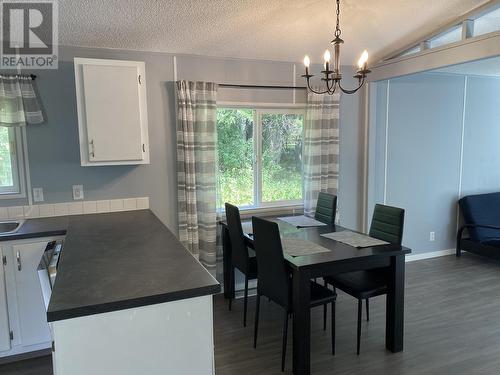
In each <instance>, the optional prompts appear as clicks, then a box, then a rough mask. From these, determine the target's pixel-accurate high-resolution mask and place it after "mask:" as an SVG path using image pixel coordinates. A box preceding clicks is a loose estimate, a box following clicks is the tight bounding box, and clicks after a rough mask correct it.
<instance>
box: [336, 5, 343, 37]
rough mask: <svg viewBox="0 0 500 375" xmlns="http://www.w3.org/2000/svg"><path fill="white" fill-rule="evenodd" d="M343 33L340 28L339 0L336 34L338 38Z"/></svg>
mask: <svg viewBox="0 0 500 375" xmlns="http://www.w3.org/2000/svg"><path fill="white" fill-rule="evenodd" d="M340 34H342V30H340V0H337V26H336V27H335V36H336V37H337V38H339V37H340Z"/></svg>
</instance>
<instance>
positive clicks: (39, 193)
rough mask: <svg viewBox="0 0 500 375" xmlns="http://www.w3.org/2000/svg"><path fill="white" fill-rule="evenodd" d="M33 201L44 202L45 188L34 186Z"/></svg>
mask: <svg viewBox="0 0 500 375" xmlns="http://www.w3.org/2000/svg"><path fill="white" fill-rule="evenodd" d="M33 201H34V202H43V188H41V187H37V188H33Z"/></svg>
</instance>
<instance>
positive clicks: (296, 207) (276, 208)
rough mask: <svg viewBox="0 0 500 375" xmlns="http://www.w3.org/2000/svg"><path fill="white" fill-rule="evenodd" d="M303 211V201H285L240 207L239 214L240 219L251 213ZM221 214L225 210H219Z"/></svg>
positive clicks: (280, 213)
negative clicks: (283, 202)
mask: <svg viewBox="0 0 500 375" xmlns="http://www.w3.org/2000/svg"><path fill="white" fill-rule="evenodd" d="M303 211H304V204H303V203H287V204H274V205H269V206H259V207H241V208H240V215H241V218H242V219H248V218H250V217H252V216H253V215H264V216H265V215H268V216H272V215H290V214H292V215H295V214H302V213H303ZM221 215H222V216H224V217H225V216H226V211H225V210H224V209H223V210H221Z"/></svg>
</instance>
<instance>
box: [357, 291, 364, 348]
mask: <svg viewBox="0 0 500 375" xmlns="http://www.w3.org/2000/svg"><path fill="white" fill-rule="evenodd" d="M362 310H363V300H361V299H358V341H357V351H356V352H357V354H358V355H359V346H360V341H361V311H362Z"/></svg>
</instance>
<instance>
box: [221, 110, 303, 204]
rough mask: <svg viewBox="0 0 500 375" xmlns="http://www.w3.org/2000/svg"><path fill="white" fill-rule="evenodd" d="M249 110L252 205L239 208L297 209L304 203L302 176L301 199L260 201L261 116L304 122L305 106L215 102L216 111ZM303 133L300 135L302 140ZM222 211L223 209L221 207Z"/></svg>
mask: <svg viewBox="0 0 500 375" xmlns="http://www.w3.org/2000/svg"><path fill="white" fill-rule="evenodd" d="M219 108H220V109H250V110H252V111H253V126H254V129H253V148H254V150H253V177H254V183H253V190H254V192H253V198H254V203H253V205H245V206H239V208H240V209H242V210H258V209H267V208H273V207H281V208H283V207H287V208H288V207H297V206H301V205H303V202H304V176H303V175H302V199H299V200H298V199H294V200H280V201H272V202H263V201H262V122H261V119H262V116H263V115H265V114H294V115H302V116H303V118H304V121H305V117H306V107H305V104H288V103H283V104H281V103H272V104H271V103H237V102H236V103H235V102H217V109H219ZM303 137H304V133H302V139H304V138H303ZM303 151H304V142H302V152H303ZM222 209H223V207H222Z"/></svg>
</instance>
